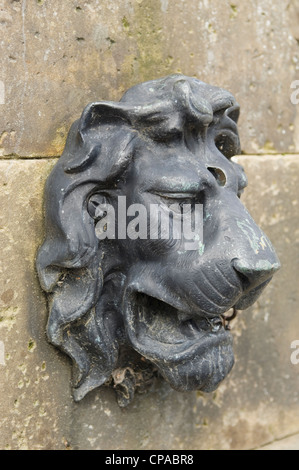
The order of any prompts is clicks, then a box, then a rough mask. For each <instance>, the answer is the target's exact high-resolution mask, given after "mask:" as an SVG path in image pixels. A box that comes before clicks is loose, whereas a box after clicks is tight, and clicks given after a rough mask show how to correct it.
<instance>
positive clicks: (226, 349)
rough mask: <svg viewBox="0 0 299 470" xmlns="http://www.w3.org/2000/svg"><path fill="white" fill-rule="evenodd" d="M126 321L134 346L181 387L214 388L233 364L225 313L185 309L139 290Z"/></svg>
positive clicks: (128, 309) (183, 389)
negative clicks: (203, 313) (224, 320)
mask: <svg viewBox="0 0 299 470" xmlns="http://www.w3.org/2000/svg"><path fill="white" fill-rule="evenodd" d="M161 304H162V305H161ZM125 323H126V332H127V335H128V338H129V340H130V342H131V344H132V346H133V348H134V349H135V350H136V351H137V352H138V353H140V354H141V355H142V356H144V357H146V358H147V359H149V360H150V361H152V362H153V363H154V364H155V365H156V366H157V368H158V369H159V371H160V373H161V374H162V376H163V377H164V378H165V380H167V382H169V383H170V385H171V386H172V387H173V388H174V389H176V390H179V391H189V390H202V391H204V392H211V391H213V390H215V389H216V388H217V386H218V385H219V383H220V382H221V381H222V380H223V379H224V378H225V377H226V376H227V374H228V373H229V372H230V370H231V369H232V367H233V364H234V354H233V347H232V343H233V341H232V336H231V334H230V333H229V331H228V330H227V329H225V327H224V325H223V322H222V321H221V317H220V316H219V315H214V316H213V315H211V316H209V317H208V318H207V317H204V316H202V317H201V316H200V315H199V316H198V315H197V316H196V315H194V314H192V313H183V312H182V311H179V310H177V309H175V308H174V307H171V306H169V305H167V304H165V303H163V302H161V301H158V300H157V299H154V298H152V297H150V296H147V295H145V294H140V293H135V296H134V297H131V299H130V301H129V302H127V305H126V309H125Z"/></svg>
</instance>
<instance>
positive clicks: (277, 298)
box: [0, 0, 299, 449]
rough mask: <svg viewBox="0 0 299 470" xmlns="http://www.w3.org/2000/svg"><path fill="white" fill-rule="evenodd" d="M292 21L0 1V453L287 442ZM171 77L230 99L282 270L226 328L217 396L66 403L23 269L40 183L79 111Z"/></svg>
mask: <svg viewBox="0 0 299 470" xmlns="http://www.w3.org/2000/svg"><path fill="white" fill-rule="evenodd" d="M298 17H299V2H298V1H297V0H293V1H292V0H290V1H285V2H282V1H279V0H275V1H273V0H257V1H254V0H248V1H247V2H244V1H241V0H234V2H229V1H224V2H219V1H216V0H210V1H207V0H202V1H193V0H131V1H130V0H115V1H113V2H110V1H108V0H90V1H88V2H87V1H83V0H68V1H67V2H59V1H58V0H51V1H49V0H0V31H1V39H0V51H1V52H0V54H1V69H0V85H1V86H0V111H1V112H0V155H1V157H0V158H1V159H0V187H1V193H0V207H1V214H0V217H1V221H0V240H1V245H0V246H1V253H2V255H1V267H0V279H1V284H0V289H1V291H0V397H1V399H0V448H1V449H65V448H72V449H247V448H255V447H257V446H260V445H262V444H264V443H267V442H270V441H273V440H274V439H277V438H282V437H283V436H286V435H290V434H292V433H296V432H299V387H298V384H299V364H298V365H294V364H292V362H291V360H290V356H291V353H292V350H291V347H290V345H291V343H292V341H294V340H296V339H298V340H299V292H298V290H299V289H298V287H299V286H298V272H299V201H298V186H299V155H296V152H297V153H299V111H298V110H299V104H298V105H296V103H295V102H294V100H293V103H292V102H291V99H290V98H291V94H292V92H293V93H294V91H296V89H292V88H291V84H292V83H293V82H294V81H295V80H296V79H299V73H298V68H299V63H298V59H299V48H298V39H299V32H298ZM174 72H182V73H184V74H186V75H191V76H196V77H197V78H199V79H201V80H204V81H207V82H210V83H212V84H215V85H219V86H222V87H224V88H227V89H229V90H230V91H232V92H233V93H234V94H235V96H236V97H237V99H238V101H239V103H240V105H241V111H242V114H241V119H240V133H241V139H242V147H243V152H244V155H242V156H239V157H237V158H238V161H239V162H241V163H242V164H243V165H244V167H245V169H246V171H247V175H248V178H249V188H248V189H247V190H246V192H245V195H244V198H243V200H244V203H245V204H246V205H247V207H248V208H249V210H250V212H251V213H252V215H253V217H254V218H255V220H256V221H257V222H258V223H259V224H260V225H261V226H262V228H263V229H264V230H265V232H266V233H267V234H268V235H269V237H270V239H271V241H272V242H273V244H274V246H275V247H276V250H277V253H278V255H279V257H280V259H281V262H282V269H281V271H280V272H279V273H278V274H277V275H276V276H275V278H274V280H273V281H272V283H271V284H270V285H269V286H268V288H267V289H266V291H265V292H264V294H263V295H262V296H261V298H260V299H259V300H258V302H257V303H256V304H255V306H253V307H252V308H250V309H249V310H247V311H245V312H242V313H241V314H240V315H239V316H238V318H237V319H236V320H235V321H234V325H233V332H234V338H235V350H236V365H235V367H234V369H233V371H232V373H231V374H230V376H229V378H228V379H227V380H226V381H225V382H224V383H223V384H222V385H221V386H220V388H219V390H218V391H217V392H215V393H213V394H207V395H205V394H202V393H196V392H194V393H188V394H183V393H178V392H175V391H174V390H172V389H171V388H170V387H169V386H168V385H166V384H165V383H162V382H157V383H156V384H155V386H154V387H153V390H151V391H150V392H149V393H147V394H145V395H139V396H137V397H136V399H135V401H134V402H133V403H132V405H130V406H129V407H128V408H126V409H120V408H118V406H117V404H116V401H115V397H114V394H113V392H112V391H110V390H106V389H102V390H97V391H94V392H92V393H91V394H90V395H89V396H87V397H86V398H85V399H84V400H83V401H82V402H81V403H79V404H75V403H74V402H73V401H72V398H71V395H70V388H69V387H70V385H69V383H70V374H71V370H70V362H69V360H68V358H67V357H65V356H64V355H62V354H61V353H59V352H58V351H57V350H56V349H54V348H53V347H52V346H50V345H49V344H48V342H47V341H46V337H45V325H46V321H47V305H46V299H45V296H44V294H43V293H42V291H41V290H40V287H39V283H38V280H37V276H36V272H35V266H34V260H35V254H36V249H37V247H38V246H39V244H40V243H41V241H42V238H43V214H42V197H43V188H44V183H45V180H46V178H47V176H48V174H49V172H50V171H51V168H52V167H53V165H54V164H55V162H56V161H57V157H59V155H60V154H61V152H62V149H63V146H64V143H65V138H66V135H67V132H68V129H69V127H70V125H71V123H72V122H73V121H74V120H75V119H76V118H78V117H79V115H80V113H81V111H82V109H83V107H84V106H85V105H86V104H87V103H88V102H90V101H94V100H101V99H105V100H106V99H110V100H117V99H119V98H120V97H121V95H122V93H123V91H125V89H127V88H128V87H129V86H131V85H133V84H135V83H137V82H140V81H143V80H149V79H153V78H158V77H161V76H164V75H167V74H170V73H174ZM254 154H255V155H254Z"/></svg>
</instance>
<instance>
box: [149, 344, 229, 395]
mask: <svg viewBox="0 0 299 470" xmlns="http://www.w3.org/2000/svg"><path fill="white" fill-rule="evenodd" d="M155 364H156V366H157V367H158V369H159V371H160V373H161V374H162V376H163V377H164V379H165V380H166V381H167V382H168V383H169V384H170V385H171V387H172V388H174V389H175V390H177V391H179V392H188V391H192V390H201V391H203V392H207V393H208V392H213V391H214V390H216V389H217V387H218V386H219V384H220V383H221V382H222V381H223V380H224V379H225V377H227V375H228V374H229V373H230V371H231V369H232V367H233V365H234V353H233V349H232V345H231V344H228V343H226V344H219V345H218V347H213V348H212V349H210V350H208V351H206V352H205V353H204V354H202V355H198V356H196V357H195V358H194V359H193V360H191V361H186V362H181V363H177V364H170V363H169V364H165V363H162V362H160V363H158V362H157V361H155Z"/></svg>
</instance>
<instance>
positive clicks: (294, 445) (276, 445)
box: [256, 434, 299, 450]
mask: <svg viewBox="0 0 299 470" xmlns="http://www.w3.org/2000/svg"><path fill="white" fill-rule="evenodd" d="M256 450H299V434H295V435H294V436H290V437H286V438H285V439H280V440H278V441H274V442H272V443H271V444H268V445H265V446H263V447H260V448H259V449H256Z"/></svg>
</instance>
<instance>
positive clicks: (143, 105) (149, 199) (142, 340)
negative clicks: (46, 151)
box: [37, 74, 279, 405]
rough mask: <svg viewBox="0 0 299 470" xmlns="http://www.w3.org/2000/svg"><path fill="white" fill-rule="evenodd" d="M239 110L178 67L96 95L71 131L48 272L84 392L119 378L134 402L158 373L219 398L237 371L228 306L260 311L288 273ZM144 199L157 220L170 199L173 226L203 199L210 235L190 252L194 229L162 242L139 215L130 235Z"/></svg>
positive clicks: (43, 275)
mask: <svg viewBox="0 0 299 470" xmlns="http://www.w3.org/2000/svg"><path fill="white" fill-rule="evenodd" d="M238 116H239V106H238V104H237V102H236V101H235V99H234V97H233V96H232V95H231V94H230V93H229V92H227V91H225V90H223V89H220V88H218V87H214V86H210V85H207V84H205V83H203V82H201V81H199V80H197V79H195V78H189V77H186V76H184V75H177V74H176V75H171V76H169V77H166V78H163V79H159V80H153V81H150V82H146V83H142V84H139V85H136V86H134V87H132V88H131V89H129V90H128V91H127V92H126V93H125V95H124V96H123V98H122V99H121V100H120V101H119V102H111V101H102V102H96V103H91V104H90V105H88V106H87V107H86V108H85V110H84V111H83V114H82V116H81V118H80V119H79V120H78V121H76V122H75V123H74V124H73V126H72V127H71V130H70V132H69V135H68V139H67V142H66V147H65V150H64V152H63V155H62V156H61V158H60V159H59V161H58V163H57V164H56V166H55V167H54V169H53V171H52V173H51V175H50V176H49V178H48V181H47V184H46V190H45V196H46V202H45V204H46V237H45V241H44V243H43V245H42V246H41V247H40V249H39V252H38V257H37V269H38V273H39V278H40V282H41V286H42V288H43V289H44V290H45V291H46V292H47V293H48V298H49V310H50V314H49V320H48V326H47V334H48V338H49V340H50V342H51V343H52V344H54V345H55V346H57V347H59V348H60V349H61V350H62V351H64V352H65V353H66V354H68V355H69V356H70V357H71V358H72V360H73V362H74V365H75V368H74V384H73V390H74V399H75V400H80V399H82V398H83V397H84V396H85V395H86V394H87V393H88V392H89V391H91V390H92V389H94V388H96V387H99V386H101V385H103V384H112V385H113V386H114V387H116V388H117V387H119V390H121V393H120V396H121V397H122V398H121V399H120V404H121V405H126V404H127V403H128V402H129V401H130V400H131V399H132V397H133V395H134V390H135V388H136V387H138V386H140V387H141V386H142V383H141V382H142V380H143V381H144V382H146V380H147V379H149V378H150V377H151V376H152V375H153V374H155V373H157V374H160V375H162V377H164V379H166V381H167V382H169V384H170V385H171V386H172V387H173V388H175V389H176V390H179V391H188V390H195V389H196V390H202V391H205V392H209V391H213V390H215V389H216V388H217V386H218V384H219V383H220V382H221V381H222V380H223V379H224V378H225V377H226V375H227V374H228V373H229V372H230V370H231V368H232V366H233V363H234V356H233V349H232V335H231V333H230V331H229V328H228V327H227V321H226V319H227V315H226V312H228V311H229V310H230V309H232V308H233V309H234V310H242V309H246V308H247V307H248V306H250V305H251V304H252V303H253V302H254V301H255V300H256V299H257V297H258V296H259V295H260V293H261V292H262V290H263V289H264V287H265V286H266V284H267V283H268V282H269V281H270V279H271V277H272V276H273V273H274V272H275V271H276V270H277V269H278V268H279V261H278V259H277V257H276V255H275V252H274V249H273V247H272V245H271V243H270V241H269V240H268V238H267V237H266V235H265V234H264V233H263V232H262V231H261V229H260V228H259V227H258V226H257V225H256V224H255V222H254V221H253V219H252V218H251V216H250V215H249V213H248V212H247V210H246V209H245V207H244V206H243V205H242V203H241V201H240V194H241V193H242V191H243V189H244V188H245V186H246V184H247V180H246V176H245V174H244V171H243V169H242V167H241V166H240V165H238V164H236V163H235V162H233V161H232V160H231V157H232V156H233V155H236V154H238V153H239V152H240V143H239V137H238V130H237V120H238ZM120 202H121V204H123V205H122V207H121V208H120V207H119V206H120ZM124 204H125V205H124ZM136 205H138V208H140V207H141V206H142V207H144V208H145V214H147V215H145V217H146V220H148V219H149V216H148V212H147V211H149V210H150V207H151V206H155V207H156V206H158V207H159V208H160V213H161V214H162V215H163V214H164V215H165V214H166V215H170V212H171V213H172V217H171V216H170V218H169V220H170V221H171V220H172V221H173V220H175V219H177V218H178V219H179V220H180V218H181V216H182V210H181V209H182V207H183V206H184V205H186V207H188V209H189V211H190V212H191V213H192V211H194V207H195V206H200V207H202V237H195V238H193V247H192V249H188V247H187V242H188V240H187V239H186V237H184V234H183V236H181V237H180V238H179V237H177V238H175V237H174V236H172V237H168V238H167V237H162V236H159V233H158V232H159V230H158V225H157V226H156V228H155V229H156V233H155V236H149V235H150V234H153V232H155V230H154V231H152V232H151V233H150V234H149V231H146V232H144V230H143V232H142V234H141V229H140V226H139V225H140V219H138V222H137V220H136V218H135V219H134V220H135V224H133V226H131V227H130V230H131V232H130V233H131V236H130V237H129V236H128V233H129V225H130V224H129V225H127V232H126V230H124V228H123V226H121V221H120V219H121V216H122V214H124V213H126V217H127V219H126V220H127V221H128V220H132V216H134V215H136V212H134V208H136V207H137V206H136ZM109 207H110V208H113V209H114V215H115V217H116V220H115V226H114V231H113V234H112V236H110V237H108V236H107V233H106V235H105V232H107V231H108V227H107V220H106V219H105V217H106V218H107V212H108V208H109ZM128 207H129V208H131V209H130V211H129V210H127V208H128ZM105 208H106V210H105ZM132 208H133V209H132ZM174 208H175V209H174ZM126 211H127V212H126ZM139 215H140V214H139ZM104 222H105V223H104ZM160 235H161V233H160Z"/></svg>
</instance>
